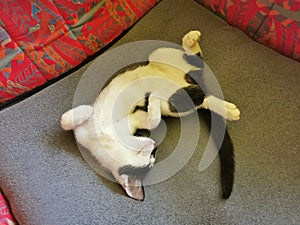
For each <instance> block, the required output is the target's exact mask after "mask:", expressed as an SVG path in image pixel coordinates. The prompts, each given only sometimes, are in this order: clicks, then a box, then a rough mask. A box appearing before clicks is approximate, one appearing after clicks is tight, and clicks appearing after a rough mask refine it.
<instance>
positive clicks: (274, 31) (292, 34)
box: [196, 0, 300, 61]
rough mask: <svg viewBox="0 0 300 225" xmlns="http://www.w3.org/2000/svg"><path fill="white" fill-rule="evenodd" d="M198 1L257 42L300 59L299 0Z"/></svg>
mask: <svg viewBox="0 0 300 225" xmlns="http://www.w3.org/2000/svg"><path fill="white" fill-rule="evenodd" d="M196 1H197V2H199V3H201V4H203V5H204V6H206V7H208V8H209V9H211V10H212V11H213V12H215V13H216V14H218V15H219V16H221V17H222V18H224V19H225V20H226V21H227V22H228V23H229V24H230V25H232V26H234V27H238V28H239V29H241V30H243V31H244V32H245V33H246V34H247V35H248V36H250V37H251V38H253V39H254V40H256V41H257V42H259V43H261V44H263V45H266V46H268V47H270V48H272V49H274V50H276V51H278V52H280V53H281V54H283V55H285V56H288V57H290V58H293V59H295V60H297V61H300V1H294V0H290V1H288V0H285V1H282V0H256V1H253V0H246V1H242V0H196Z"/></svg>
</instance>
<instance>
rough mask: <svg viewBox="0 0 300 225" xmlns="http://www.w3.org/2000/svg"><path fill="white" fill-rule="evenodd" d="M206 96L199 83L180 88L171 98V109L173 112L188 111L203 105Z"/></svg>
mask: <svg viewBox="0 0 300 225" xmlns="http://www.w3.org/2000/svg"><path fill="white" fill-rule="evenodd" d="M204 97H205V96H204V93H203V91H202V90H201V88H200V87H199V86H198V85H190V86H188V87H184V88H180V89H178V90H177V91H176V92H175V93H174V94H173V95H172V96H171V97H170V98H169V109H170V111H171V112H178V113H181V112H188V111H190V110H193V109H195V107H196V106H199V105H201V104H202V103H203V100H204Z"/></svg>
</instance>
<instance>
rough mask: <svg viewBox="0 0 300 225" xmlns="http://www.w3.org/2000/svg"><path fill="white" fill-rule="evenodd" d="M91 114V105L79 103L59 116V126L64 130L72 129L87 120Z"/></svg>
mask: <svg viewBox="0 0 300 225" xmlns="http://www.w3.org/2000/svg"><path fill="white" fill-rule="evenodd" d="M92 114H93V107H92V106H89V105H81V106H78V107H76V108H74V109H71V110H69V111H67V112H65V113H64V114H63V115H62V117H61V121H60V124H61V127H62V128H63V129H64V130H72V129H74V128H75V127H76V126H78V125H80V124H82V123H83V122H84V121H86V120H88V119H89V118H90V117H91V115H92Z"/></svg>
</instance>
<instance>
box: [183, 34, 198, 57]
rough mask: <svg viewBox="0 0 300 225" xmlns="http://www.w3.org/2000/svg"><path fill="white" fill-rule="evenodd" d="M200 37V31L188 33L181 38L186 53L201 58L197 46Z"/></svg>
mask: <svg viewBox="0 0 300 225" xmlns="http://www.w3.org/2000/svg"><path fill="white" fill-rule="evenodd" d="M200 37H201V33H200V31H196V30H193V31H190V32H188V33H187V34H186V35H184V37H183V38H182V46H183V48H184V49H185V50H186V51H187V53H191V54H195V55H198V56H199V57H201V58H203V55H202V50H201V48H200V45H199V40H200Z"/></svg>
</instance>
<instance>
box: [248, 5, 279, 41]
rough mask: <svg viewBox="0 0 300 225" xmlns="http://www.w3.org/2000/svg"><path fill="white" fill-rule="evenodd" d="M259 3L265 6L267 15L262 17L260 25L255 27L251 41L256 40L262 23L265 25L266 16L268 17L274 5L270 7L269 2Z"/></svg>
mask: <svg viewBox="0 0 300 225" xmlns="http://www.w3.org/2000/svg"><path fill="white" fill-rule="evenodd" d="M261 1H262V2H263V3H264V4H266V6H267V7H268V8H269V12H268V14H267V15H266V16H265V17H264V19H263V20H262V21H261V24H260V25H259V26H258V27H257V29H256V31H255V32H254V33H253V36H252V39H253V40H256V38H257V37H256V35H257V33H258V32H259V31H260V29H261V27H262V26H263V25H264V23H265V21H266V19H267V17H268V15H269V13H270V11H271V9H273V7H274V5H275V3H274V2H273V3H271V5H270V2H268V1H267V0H261ZM269 5H270V6H269Z"/></svg>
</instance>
